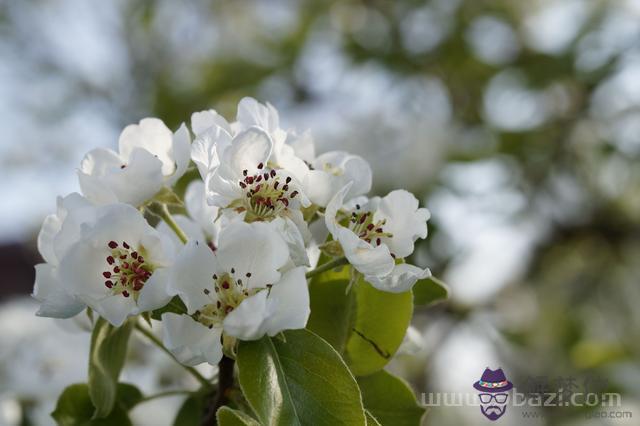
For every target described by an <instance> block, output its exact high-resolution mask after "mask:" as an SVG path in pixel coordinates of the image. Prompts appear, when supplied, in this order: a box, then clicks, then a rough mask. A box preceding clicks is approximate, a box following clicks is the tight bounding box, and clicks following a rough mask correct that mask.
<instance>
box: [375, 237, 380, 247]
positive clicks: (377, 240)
mask: <svg viewBox="0 0 640 426" xmlns="http://www.w3.org/2000/svg"><path fill="white" fill-rule="evenodd" d="M380 242H381V240H380V238H376V245H378V246H379V245H380Z"/></svg>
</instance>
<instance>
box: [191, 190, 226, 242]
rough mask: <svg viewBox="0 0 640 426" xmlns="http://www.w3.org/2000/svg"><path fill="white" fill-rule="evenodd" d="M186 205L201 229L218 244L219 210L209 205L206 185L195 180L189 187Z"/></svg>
mask: <svg viewBox="0 0 640 426" xmlns="http://www.w3.org/2000/svg"><path fill="white" fill-rule="evenodd" d="M184 205H185V207H186V209H187V212H188V213H189V216H191V217H192V218H193V219H194V220H195V221H196V222H197V223H198V224H199V225H200V226H201V227H202V230H203V231H204V233H205V234H207V235H208V236H209V237H210V238H212V239H213V240H214V242H217V236H218V233H219V230H220V228H219V226H218V225H217V224H216V222H215V220H216V219H217V217H218V208H217V207H215V206H210V205H209V204H208V203H207V196H206V194H205V187H204V183H203V182H202V181H200V180H194V181H193V182H191V183H190V184H189V186H188V187H187V191H186V192H185V194H184Z"/></svg>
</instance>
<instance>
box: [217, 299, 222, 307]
mask: <svg viewBox="0 0 640 426" xmlns="http://www.w3.org/2000/svg"><path fill="white" fill-rule="evenodd" d="M216 306H217V307H218V309H220V307H221V306H222V303H220V301H219V300H218V302H217V303H216Z"/></svg>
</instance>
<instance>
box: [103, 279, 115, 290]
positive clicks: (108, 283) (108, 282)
mask: <svg viewBox="0 0 640 426" xmlns="http://www.w3.org/2000/svg"><path fill="white" fill-rule="evenodd" d="M104 285H106V286H107V288H111V287H113V281H111V280H107V281H105V282H104Z"/></svg>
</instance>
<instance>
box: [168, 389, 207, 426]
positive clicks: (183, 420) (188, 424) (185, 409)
mask: <svg viewBox="0 0 640 426" xmlns="http://www.w3.org/2000/svg"><path fill="white" fill-rule="evenodd" d="M204 410H205V407H204V400H203V395H201V394H194V395H191V396H189V397H188V398H187V399H185V401H184V402H183V403H182V406H181V407H180V410H178V414H177V415H176V418H175V420H174V421H173V424H174V426H200V424H201V423H202V415H203V414H204Z"/></svg>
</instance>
